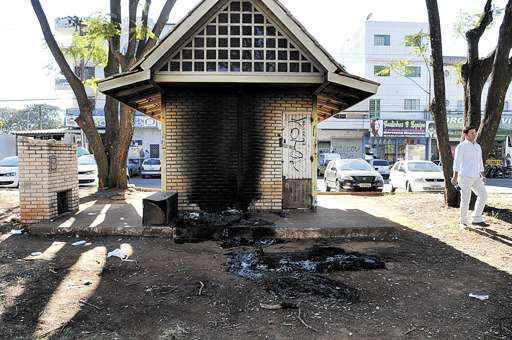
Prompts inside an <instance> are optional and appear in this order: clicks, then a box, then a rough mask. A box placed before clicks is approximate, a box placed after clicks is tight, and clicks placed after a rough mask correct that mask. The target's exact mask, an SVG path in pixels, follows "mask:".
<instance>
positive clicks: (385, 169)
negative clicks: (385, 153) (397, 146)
mask: <svg viewBox="0 0 512 340" xmlns="http://www.w3.org/2000/svg"><path fill="white" fill-rule="evenodd" d="M368 163H370V165H371V166H372V168H374V169H375V170H376V171H378V172H379V174H381V176H382V178H384V179H388V178H389V162H388V161H386V160H385V159H371V160H370V161H369V162H368Z"/></svg>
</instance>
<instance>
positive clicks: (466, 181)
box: [451, 127, 489, 230]
mask: <svg viewBox="0 0 512 340" xmlns="http://www.w3.org/2000/svg"><path fill="white" fill-rule="evenodd" d="M462 132H463V133H464V141H462V142H461V143H460V144H459V145H457V148H456V149H455V159H454V161H453V177H452V179H451V182H452V184H453V185H457V184H458V185H459V187H460V218H459V228H460V229H461V230H463V229H464V228H466V226H467V220H466V219H467V214H468V210H469V201H470V198H471V191H473V192H474V193H475V194H476V195H477V197H478V199H477V200H476V205H475V210H474V214H473V222H472V224H473V225H477V226H480V227H488V226H489V224H487V223H485V222H484V220H483V218H482V212H483V211H484V206H485V202H486V201H487V191H486V190H485V184H484V181H485V175H484V164H483V160H482V149H481V148H480V145H478V143H477V142H476V141H475V139H476V129H475V128H474V127H466V128H464V130H462Z"/></svg>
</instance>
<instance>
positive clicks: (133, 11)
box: [121, 0, 139, 71]
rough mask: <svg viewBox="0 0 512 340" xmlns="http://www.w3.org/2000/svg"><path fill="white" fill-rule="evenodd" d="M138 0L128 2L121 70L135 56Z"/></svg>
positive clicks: (128, 65) (128, 64) (127, 65)
mask: <svg viewBox="0 0 512 340" xmlns="http://www.w3.org/2000/svg"><path fill="white" fill-rule="evenodd" d="M138 5H139V0H130V2H129V4H128V48H127V49H126V54H125V62H126V63H125V64H123V65H121V67H122V68H123V71H124V70H126V69H128V68H129V67H130V64H131V62H132V60H133V59H134V57H135V47H136V45H137V39H136V34H135V33H136V32H135V30H136V28H137V7H138Z"/></svg>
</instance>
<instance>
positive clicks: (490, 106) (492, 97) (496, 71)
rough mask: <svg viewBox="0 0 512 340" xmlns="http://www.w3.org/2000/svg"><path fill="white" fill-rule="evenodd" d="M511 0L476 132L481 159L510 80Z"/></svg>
mask: <svg viewBox="0 0 512 340" xmlns="http://www.w3.org/2000/svg"><path fill="white" fill-rule="evenodd" d="M511 48H512V0H509V1H508V3H507V6H506V7H505V14H504V16H503V21H502V23H501V27H500V33H499V36H498V44H497V46H496V51H495V56H494V63H493V66H492V73H491V84H490V86H489V91H488V93H487V101H486V104H485V116H484V120H483V122H482V124H481V126H480V129H479V131H478V139H477V140H478V143H479V144H480V145H481V147H482V157H483V160H484V162H485V160H486V159H487V158H488V157H489V155H490V153H491V151H492V147H493V144H494V140H495V138H496V133H497V132H498V127H499V124H500V121H501V114H502V112H503V104H504V102H505V94H506V93H507V89H508V87H509V85H510V81H511V79H512V61H511V59H510V57H509V56H510V50H511Z"/></svg>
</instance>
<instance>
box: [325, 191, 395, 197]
mask: <svg viewBox="0 0 512 340" xmlns="http://www.w3.org/2000/svg"><path fill="white" fill-rule="evenodd" d="M316 194H317V196H384V195H386V193H383V192H372V191H368V192H347V191H342V192H327V191H319V192H317V193H316Z"/></svg>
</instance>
